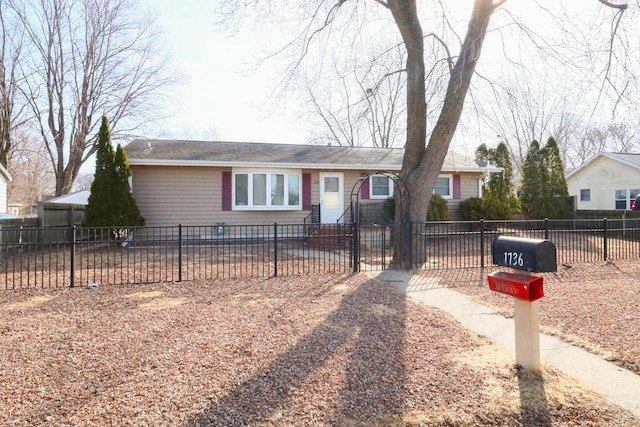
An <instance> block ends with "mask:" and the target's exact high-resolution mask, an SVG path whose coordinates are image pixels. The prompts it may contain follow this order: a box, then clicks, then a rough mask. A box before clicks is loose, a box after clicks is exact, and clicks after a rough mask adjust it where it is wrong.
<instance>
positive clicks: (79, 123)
mask: <svg viewBox="0 0 640 427" xmlns="http://www.w3.org/2000/svg"><path fill="white" fill-rule="evenodd" d="M6 1H7V4H8V5H9V6H10V7H11V9H12V10H13V11H14V12H15V13H16V14H17V15H18V16H19V19H20V21H21V25H22V27H23V28H24V31H25V43H26V44H25V48H26V49H28V57H27V58H26V60H24V61H22V62H21V63H20V66H21V71H22V74H23V77H24V79H23V82H21V85H20V90H21V92H22V94H23V95H24V99H25V101H26V102H27V103H28V105H29V107H30V111H31V113H32V114H33V116H34V117H35V119H36V122H37V128H38V132H39V133H40V136H41V138H42V141H43V143H44V145H45V147H46V150H47V153H48V156H49V159H50V162H51V165H52V167H53V171H54V175H55V179H56V186H55V194H56V195H62V194H66V193H68V192H69V191H70V190H71V188H72V186H73V183H74V180H75V179H76V177H77V175H78V173H79V171H80V166H81V165H82V164H83V163H84V162H85V161H86V160H87V159H88V158H89V157H90V156H91V155H92V154H93V153H94V152H95V151H96V144H97V138H96V135H97V126H98V125H99V124H100V117H101V116H102V114H106V115H107V116H108V117H109V120H110V122H111V124H112V126H113V129H114V139H115V138H118V137H119V136H120V137H122V136H123V135H127V134H129V133H131V132H132V130H134V129H135V128H136V127H138V126H139V125H140V124H142V123H143V122H145V121H146V120H148V119H149V118H150V114H151V113H152V112H153V111H154V105H155V101H157V100H158V95H159V94H160V93H161V91H162V90H163V89H164V88H165V87H167V86H168V85H171V84H172V83H174V75H173V74H172V73H171V72H170V71H169V69H168V68H167V66H166V64H165V61H164V57H165V54H164V52H163V51H162V46H161V41H162V38H161V37H160V36H159V33H158V30H157V27H156V25H155V23H154V20H153V19H152V18H151V17H146V18H141V15H140V13H139V11H137V10H135V9H134V8H133V6H132V4H131V3H130V2H129V1H127V0H6Z"/></svg>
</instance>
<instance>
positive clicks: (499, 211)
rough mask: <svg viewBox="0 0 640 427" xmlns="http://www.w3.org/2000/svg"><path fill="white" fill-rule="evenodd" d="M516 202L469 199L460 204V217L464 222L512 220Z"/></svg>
mask: <svg viewBox="0 0 640 427" xmlns="http://www.w3.org/2000/svg"><path fill="white" fill-rule="evenodd" d="M514 203H515V204H517V201H515V202H514V201H510V202H503V201H500V200H495V199H486V198H479V197H471V198H469V199H467V200H465V201H463V202H462V203H460V216H461V217H462V219H464V220H465V221H479V220H481V219H513V215H514V207H515V206H512V205H513V204H514Z"/></svg>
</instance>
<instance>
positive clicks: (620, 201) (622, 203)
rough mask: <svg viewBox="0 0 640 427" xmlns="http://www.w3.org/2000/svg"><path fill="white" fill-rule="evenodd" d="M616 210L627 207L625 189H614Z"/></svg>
mask: <svg viewBox="0 0 640 427" xmlns="http://www.w3.org/2000/svg"><path fill="white" fill-rule="evenodd" d="M615 194H616V199H615V203H616V210H625V209H627V200H628V199H627V190H616V192H615Z"/></svg>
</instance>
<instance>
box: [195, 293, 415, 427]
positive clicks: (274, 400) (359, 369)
mask: <svg viewBox="0 0 640 427" xmlns="http://www.w3.org/2000/svg"><path fill="white" fill-rule="evenodd" d="M370 284H371V282H370V281H368V282H366V283H363V284H361V285H359V286H358V287H357V288H356V289H355V290H353V292H351V293H349V294H346V295H345V296H344V297H343V299H342V300H341V303H340V305H339V306H338V307H337V309H336V310H335V311H334V312H332V313H331V314H329V315H328V316H327V317H326V319H324V321H323V322H322V323H321V324H319V325H318V326H317V327H315V328H314V329H313V330H312V331H311V332H310V333H309V334H307V335H306V336H304V337H302V338H301V339H300V340H298V341H297V343H296V345H295V346H293V347H291V348H290V349H289V350H288V351H286V352H285V353H284V354H282V356H280V357H278V358H277V359H276V360H275V361H274V362H273V363H272V364H271V365H270V366H268V367H267V368H266V369H264V370H262V371H260V372H258V373H257V374H255V375H254V376H253V377H252V378H250V379H248V380H247V381H244V382H243V383H240V384H238V385H237V386H236V387H235V388H233V389H231V390H228V391H227V393H226V394H225V395H223V396H221V397H220V398H217V399H214V400H213V401H212V402H211V405H210V407H209V408H208V409H207V410H205V411H203V412H202V413H200V414H198V415H197V416H196V417H195V418H194V419H192V420H190V422H188V424H187V425H189V426H208V425H224V426H244V425H252V424H255V423H259V422H267V421H269V420H270V419H271V418H272V417H277V416H278V413H279V412H281V411H282V410H286V409H287V406H289V405H291V404H295V403H296V402H295V400H296V396H297V388H298V387H299V386H301V385H302V384H303V383H305V382H307V381H314V380H315V379H310V377H312V376H313V374H314V373H315V371H316V370H318V369H319V368H320V367H322V366H323V365H324V364H325V363H327V362H328V361H329V360H330V359H332V358H334V357H338V358H339V357H346V358H347V361H346V363H345V371H344V373H343V377H344V381H343V382H342V384H339V385H338V386H337V387H336V388H337V390H336V391H335V393H336V397H335V399H331V400H333V401H334V404H333V405H332V407H330V408H324V409H323V410H321V411H320V412H319V413H318V414H317V416H316V417H315V418H314V421H315V422H323V423H329V424H335V423H337V422H338V423H339V422H344V421H347V420H352V421H360V422H362V421H366V420H370V419H374V418H377V417H381V416H384V417H387V416H393V415H397V414H400V413H401V412H402V410H403V402H404V392H403V389H404V384H405V378H406V372H405V364H404V359H403V349H404V343H405V315H406V297H405V295H403V294H400V293H397V294H396V293H393V294H391V295H393V296H392V297H391V298H390V297H389V293H386V295H380V294H379V292H375V289H376V287H371V286H370ZM378 289H379V288H378ZM317 381H318V382H319V383H318V386H319V388H322V384H320V381H322V378H319V379H318V380H317Z"/></svg>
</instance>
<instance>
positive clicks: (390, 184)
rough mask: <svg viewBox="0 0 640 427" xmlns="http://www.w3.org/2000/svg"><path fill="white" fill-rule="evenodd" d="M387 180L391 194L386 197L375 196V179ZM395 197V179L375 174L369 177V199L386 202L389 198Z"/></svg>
mask: <svg viewBox="0 0 640 427" xmlns="http://www.w3.org/2000/svg"><path fill="white" fill-rule="evenodd" d="M374 177H376V178H386V179H387V182H388V183H389V194H385V195H375V194H373V178H374ZM391 196H393V179H392V178H391V177H390V176H387V175H384V174H374V175H369V199H372V200H386V199H388V198H389V197H391Z"/></svg>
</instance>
